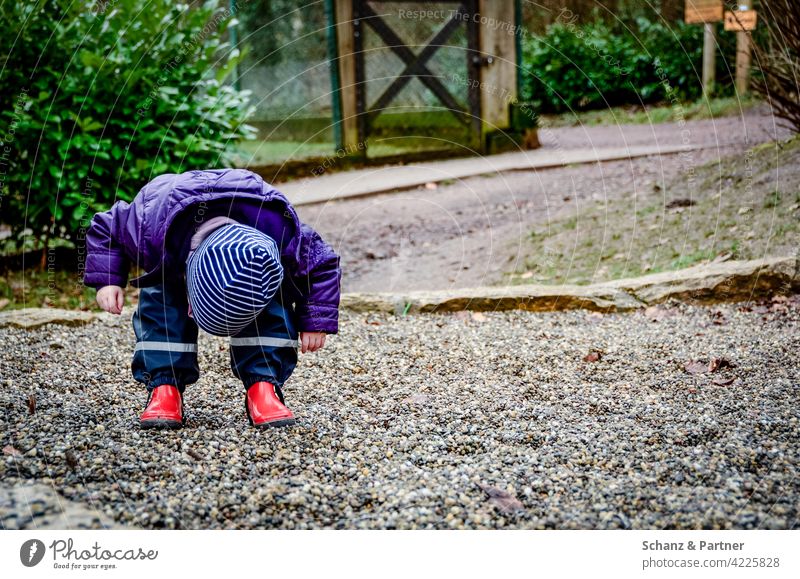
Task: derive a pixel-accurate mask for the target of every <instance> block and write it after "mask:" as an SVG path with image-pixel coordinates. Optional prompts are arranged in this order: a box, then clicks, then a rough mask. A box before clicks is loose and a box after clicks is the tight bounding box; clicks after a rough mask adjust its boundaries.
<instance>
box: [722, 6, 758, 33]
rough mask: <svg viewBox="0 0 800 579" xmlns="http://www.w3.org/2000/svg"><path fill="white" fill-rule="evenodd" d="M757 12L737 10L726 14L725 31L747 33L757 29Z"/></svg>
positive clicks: (728, 11)
mask: <svg viewBox="0 0 800 579" xmlns="http://www.w3.org/2000/svg"><path fill="white" fill-rule="evenodd" d="M756 16H757V14H756V11H755V10H737V11H736V12H731V11H730V10H727V11H726V12H725V30H733V31H734V32H745V31H747V30H755V29H756Z"/></svg>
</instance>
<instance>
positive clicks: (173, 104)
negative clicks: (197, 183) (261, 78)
mask: <svg viewBox="0 0 800 579" xmlns="http://www.w3.org/2000/svg"><path fill="white" fill-rule="evenodd" d="M230 16H231V15H230V12H229V11H227V10H226V8H225V6H221V5H220V3H219V2H195V3H193V4H181V3H175V2H171V1H169V0H107V1H104V2H91V3H80V2H71V1H67V0H38V1H31V2H12V3H5V4H4V6H3V10H2V12H0V30H3V31H4V34H2V35H0V55H2V58H3V66H2V71H1V72H0V99H2V100H1V101H0V129H2V130H0V139H3V143H2V145H0V151H4V155H3V161H4V163H5V165H4V167H3V169H4V176H3V180H2V190H1V191H0V193H2V200H1V201H0V223H3V224H5V225H6V226H10V228H11V231H12V232H13V234H12V236H11V237H10V239H7V240H6V244H7V245H8V243H9V241H10V242H11V244H13V245H17V246H20V248H24V246H26V245H29V244H31V243H33V244H34V245H37V246H39V247H42V248H43V249H45V248H46V247H47V245H48V244H49V243H50V242H51V240H52V239H54V238H62V239H65V240H73V241H78V242H80V241H81V236H82V234H83V233H85V229H86V227H88V223H89V221H90V219H91V217H92V215H93V214H94V213H95V212H96V211H101V210H105V209H107V208H108V207H109V206H110V205H111V204H112V203H113V202H114V201H115V200H116V199H125V200H130V199H131V198H132V197H133V196H134V195H135V194H136V193H137V191H138V190H139V188H140V187H141V186H142V185H144V184H145V183H146V182H147V181H149V180H150V179H152V178H153V177H155V176H156V175H158V174H160V173H165V172H175V171H185V170H190V169H201V168H207V167H212V166H220V165H225V164H227V163H228V162H229V157H230V154H231V151H232V146H233V145H234V144H235V142H236V141H239V140H240V139H244V138H248V137H251V136H252V134H253V129H252V128H251V127H249V126H248V125H247V124H246V123H245V121H246V119H247V116H248V115H249V113H250V108H249V106H248V99H249V95H248V93H247V92H242V91H238V90H236V89H234V88H233V87H231V86H230V85H229V84H226V83H225V79H226V78H227V77H228V76H229V75H230V73H231V72H232V71H233V68H234V67H235V65H236V63H237V62H239V61H240V60H241V55H240V54H239V52H238V51H236V50H232V49H231V47H230V45H229V44H228V43H227V41H226V39H227V34H226V29H227V27H228V26H229V25H230V24H231V22H232V19H231V18H230ZM233 23H234V24H235V21H234V22H233ZM44 259H45V256H44V251H43V253H42V265H43V264H44Z"/></svg>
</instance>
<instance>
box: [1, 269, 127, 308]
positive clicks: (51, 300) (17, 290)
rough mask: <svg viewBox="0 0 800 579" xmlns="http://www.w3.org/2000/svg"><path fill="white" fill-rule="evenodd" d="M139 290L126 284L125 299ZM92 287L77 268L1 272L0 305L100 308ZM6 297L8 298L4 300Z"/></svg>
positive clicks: (14, 306) (8, 306) (6, 306)
mask: <svg viewBox="0 0 800 579" xmlns="http://www.w3.org/2000/svg"><path fill="white" fill-rule="evenodd" d="M138 293H139V290H138V289H137V288H134V287H132V286H130V285H129V286H128V287H127V288H125V303H126V304H131V303H135V302H136V299H137V298H136V296H138ZM95 294H96V292H95V290H94V289H92V288H88V287H85V286H84V285H83V283H82V280H81V278H80V276H79V275H78V273H77V272H68V271H53V272H48V271H36V270H35V269H33V268H31V269H28V270H26V271H24V272H23V271H7V272H5V273H4V274H3V275H2V276H0V304H4V305H3V308H2V309H5V310H9V309H19V308H42V307H51V306H52V307H59V308H67V309H73V310H84V311H89V310H90V311H97V312H99V311H101V310H100V308H99V307H98V306H97V303H96V302H95ZM5 300H8V302H6V301H5Z"/></svg>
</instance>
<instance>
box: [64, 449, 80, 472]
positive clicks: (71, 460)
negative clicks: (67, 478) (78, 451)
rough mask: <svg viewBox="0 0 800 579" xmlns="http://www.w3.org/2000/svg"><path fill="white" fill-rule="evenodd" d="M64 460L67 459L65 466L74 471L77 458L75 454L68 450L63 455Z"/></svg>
mask: <svg viewBox="0 0 800 579" xmlns="http://www.w3.org/2000/svg"><path fill="white" fill-rule="evenodd" d="M64 456H65V458H66V459H67V466H68V467H69V468H70V469H71V470H75V467H76V466H78V457H76V456H75V452H73V451H72V449H70V450H68V451H67V452H66V453H64Z"/></svg>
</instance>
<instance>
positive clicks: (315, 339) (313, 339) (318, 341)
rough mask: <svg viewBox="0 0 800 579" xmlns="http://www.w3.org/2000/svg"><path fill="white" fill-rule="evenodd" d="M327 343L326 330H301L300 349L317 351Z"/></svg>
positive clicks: (302, 350) (304, 351)
mask: <svg viewBox="0 0 800 579" xmlns="http://www.w3.org/2000/svg"><path fill="white" fill-rule="evenodd" d="M324 345H325V332H300V351H301V352H303V354H305V353H306V352H316V351H317V350H319V349H320V348H322V346H324Z"/></svg>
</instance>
